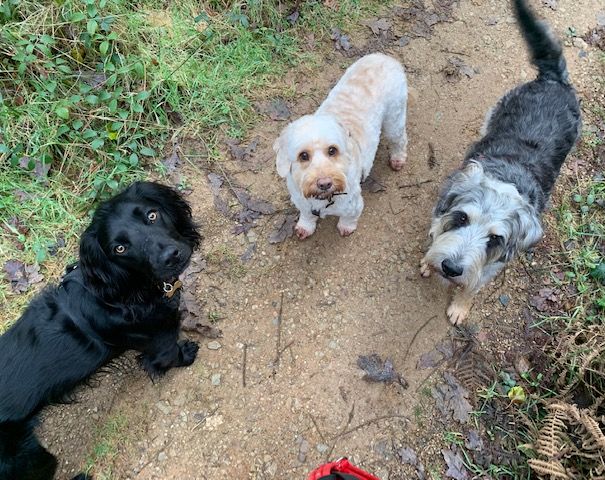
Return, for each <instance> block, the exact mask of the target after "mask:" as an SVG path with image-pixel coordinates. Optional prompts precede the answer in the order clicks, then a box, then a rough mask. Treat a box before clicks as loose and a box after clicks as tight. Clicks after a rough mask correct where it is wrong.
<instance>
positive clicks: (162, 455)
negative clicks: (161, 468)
mask: <svg viewBox="0 0 605 480" xmlns="http://www.w3.org/2000/svg"><path fill="white" fill-rule="evenodd" d="M166 460H168V455H166V452H160V453H158V461H160V462H165V461H166Z"/></svg>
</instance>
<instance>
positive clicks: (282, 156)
mask: <svg viewBox="0 0 605 480" xmlns="http://www.w3.org/2000/svg"><path fill="white" fill-rule="evenodd" d="M286 129H287V127H286ZM286 129H284V130H283V131H282V133H281V134H280V136H279V137H277V139H276V140H275V142H274V143H273V151H274V152H275V155H276V158H275V166H276V167H277V174H278V175H279V176H280V177H282V178H283V177H285V176H287V175H288V173H290V161H289V160H288V152H287V149H286V147H285V146H284V145H283V144H284V143H285V138H284V137H285V136H286V133H287V132H286Z"/></svg>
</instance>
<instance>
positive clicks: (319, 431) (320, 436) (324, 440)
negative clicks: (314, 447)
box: [309, 413, 327, 443]
mask: <svg viewBox="0 0 605 480" xmlns="http://www.w3.org/2000/svg"><path fill="white" fill-rule="evenodd" d="M309 417H310V418H311V421H312V422H313V426H314V427H315V430H316V431H317V434H318V435H319V438H321V441H322V442H323V443H327V442H326V437H325V436H324V434H323V433H322V431H321V429H320V428H319V425H317V421H316V420H315V417H314V416H313V415H311V414H310V413H309Z"/></svg>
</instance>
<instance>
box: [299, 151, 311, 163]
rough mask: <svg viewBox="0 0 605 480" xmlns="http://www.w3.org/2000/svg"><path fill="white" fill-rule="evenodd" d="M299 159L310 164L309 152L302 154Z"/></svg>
mask: <svg viewBox="0 0 605 480" xmlns="http://www.w3.org/2000/svg"><path fill="white" fill-rule="evenodd" d="M298 159H299V160H300V161H301V162H308V161H309V153H308V152H300V153H299V154H298Z"/></svg>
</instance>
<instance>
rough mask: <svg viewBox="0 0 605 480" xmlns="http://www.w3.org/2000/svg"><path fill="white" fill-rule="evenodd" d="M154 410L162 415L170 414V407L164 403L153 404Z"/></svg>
mask: <svg viewBox="0 0 605 480" xmlns="http://www.w3.org/2000/svg"><path fill="white" fill-rule="evenodd" d="M155 406H156V408H157V409H158V410H159V411H160V412H162V413H163V414H164V415H169V414H170V413H171V412H172V407H171V406H170V405H167V404H165V403H164V402H158V403H156V404H155Z"/></svg>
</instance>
